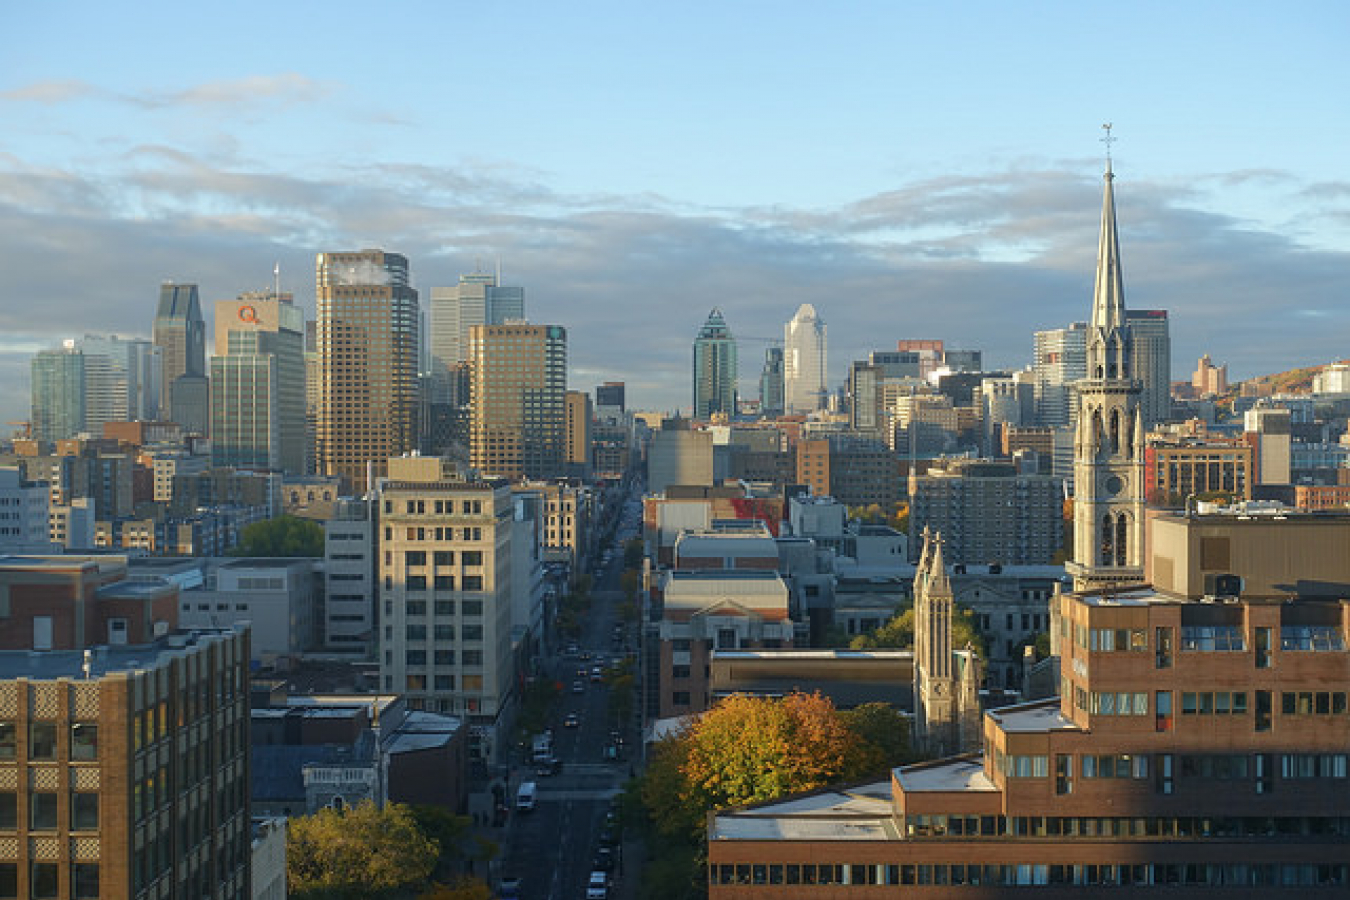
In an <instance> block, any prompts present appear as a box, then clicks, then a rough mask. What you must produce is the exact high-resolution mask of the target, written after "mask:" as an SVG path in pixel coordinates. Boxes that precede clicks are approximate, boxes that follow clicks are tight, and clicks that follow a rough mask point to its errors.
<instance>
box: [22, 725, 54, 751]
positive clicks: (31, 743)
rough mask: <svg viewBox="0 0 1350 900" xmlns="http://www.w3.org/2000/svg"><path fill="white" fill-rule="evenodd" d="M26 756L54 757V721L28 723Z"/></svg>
mask: <svg viewBox="0 0 1350 900" xmlns="http://www.w3.org/2000/svg"><path fill="white" fill-rule="evenodd" d="M28 758H29V759H56V723H55V722H30V723H28Z"/></svg>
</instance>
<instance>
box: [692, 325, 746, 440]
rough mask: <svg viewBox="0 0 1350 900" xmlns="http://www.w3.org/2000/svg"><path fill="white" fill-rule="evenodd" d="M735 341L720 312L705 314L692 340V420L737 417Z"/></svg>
mask: <svg viewBox="0 0 1350 900" xmlns="http://www.w3.org/2000/svg"><path fill="white" fill-rule="evenodd" d="M737 378H738V370H737V368H736V339H735V338H734V337H732V334H731V329H730V328H728V327H727V323H726V319H724V318H723V317H722V311H721V310H720V309H713V311H712V312H710V313H708V318H707V320H706V321H705V322H704V323H703V327H702V328H700V329H699V332H698V337H696V338H695V339H694V418H695V419H700V420H707V419H711V418H712V417H713V416H714V415H718V414H721V415H723V416H727V417H730V416H734V415H735V414H736V396H737V395H736V390H737V387H736V382H737Z"/></svg>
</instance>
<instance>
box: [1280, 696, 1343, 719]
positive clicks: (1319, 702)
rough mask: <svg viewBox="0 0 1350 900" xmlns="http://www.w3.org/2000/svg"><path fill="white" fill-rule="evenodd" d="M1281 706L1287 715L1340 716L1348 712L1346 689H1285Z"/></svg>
mask: <svg viewBox="0 0 1350 900" xmlns="http://www.w3.org/2000/svg"><path fill="white" fill-rule="evenodd" d="M1280 708H1281V711H1282V712H1283V713H1284V714H1285V715H1286V716H1339V715H1342V714H1344V713H1345V712H1346V694H1345V691H1298V692H1295V691H1284V692H1283V693H1282V694H1281V695H1280Z"/></svg>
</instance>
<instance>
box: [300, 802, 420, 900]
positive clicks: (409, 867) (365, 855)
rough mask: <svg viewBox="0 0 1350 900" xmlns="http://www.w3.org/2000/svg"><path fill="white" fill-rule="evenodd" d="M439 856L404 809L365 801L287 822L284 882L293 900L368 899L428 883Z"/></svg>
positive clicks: (392, 804)
mask: <svg viewBox="0 0 1350 900" xmlns="http://www.w3.org/2000/svg"><path fill="white" fill-rule="evenodd" d="M438 855H439V852H438V848H437V846H436V844H435V842H434V841H432V840H430V839H429V838H428V837H427V836H426V835H425V834H424V833H423V832H422V830H421V829H420V828H418V827H417V821H416V820H415V819H414V817H413V814H412V812H411V811H410V810H409V809H408V808H407V807H406V806H402V805H399V804H397V803H391V804H389V805H388V806H386V807H385V808H384V809H379V808H377V807H376V806H375V804H373V803H371V802H370V801H369V800H367V801H364V802H362V803H361V804H360V805H359V806H356V807H352V808H350V809H346V810H336V809H332V808H325V809H322V810H320V811H319V812H317V813H315V814H314V815H312V816H297V817H295V818H293V819H291V820H290V824H289V826H288V829H287V834H286V875H287V878H286V880H287V882H288V884H289V886H290V892H291V894H292V895H293V896H295V897H297V898H313V900H318V898H343V900H345V898H358V897H372V896H378V895H379V894H381V893H385V892H390V891H395V890H400V889H409V888H416V887H419V886H421V885H424V884H426V882H427V879H428V878H430V877H431V873H432V870H433V868H434V867H435V865H436V858H437V856H438Z"/></svg>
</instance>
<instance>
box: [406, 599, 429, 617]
mask: <svg viewBox="0 0 1350 900" xmlns="http://www.w3.org/2000/svg"><path fill="white" fill-rule="evenodd" d="M404 609H405V610H406V611H407V613H408V615H410V616H425V615H426V614H427V601H425V600H409V601H408V602H407V603H406V604H405V605H404Z"/></svg>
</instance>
